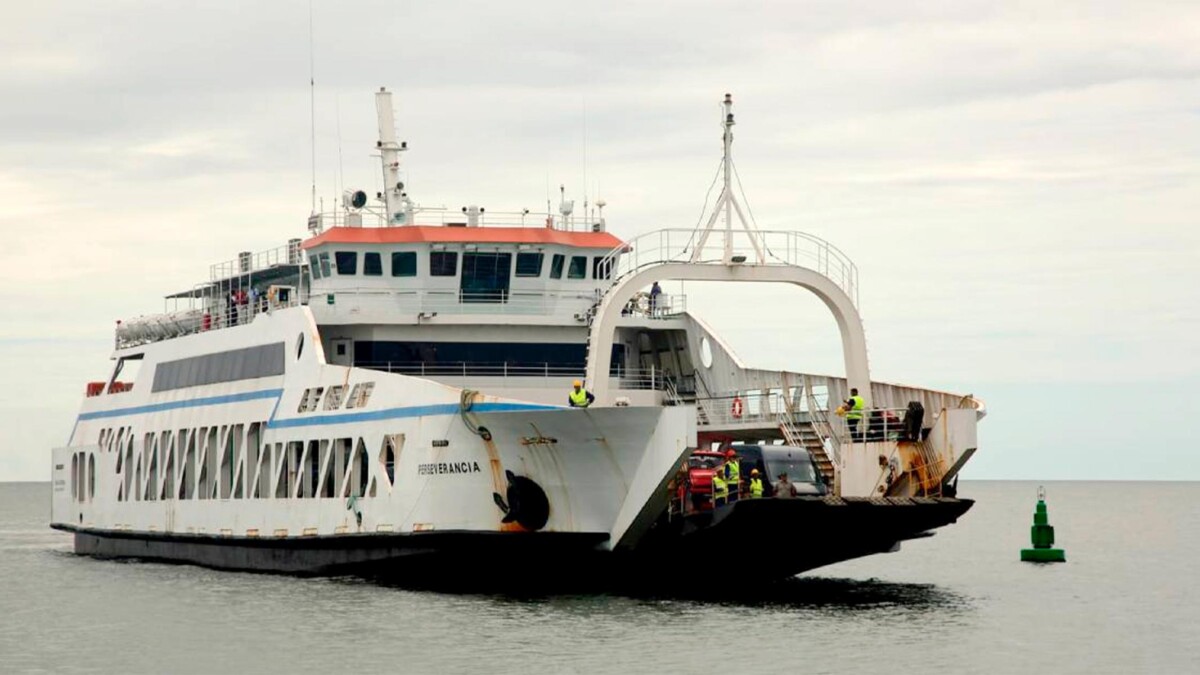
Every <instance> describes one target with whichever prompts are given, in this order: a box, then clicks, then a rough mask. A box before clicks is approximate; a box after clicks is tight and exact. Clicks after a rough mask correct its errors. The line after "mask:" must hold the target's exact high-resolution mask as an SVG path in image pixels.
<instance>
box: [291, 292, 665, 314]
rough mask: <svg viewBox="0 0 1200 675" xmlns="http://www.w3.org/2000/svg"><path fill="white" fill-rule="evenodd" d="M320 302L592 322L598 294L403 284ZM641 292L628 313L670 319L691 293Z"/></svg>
mask: <svg viewBox="0 0 1200 675" xmlns="http://www.w3.org/2000/svg"><path fill="white" fill-rule="evenodd" d="M313 295H314V296H315V297H316V298H317V299H316V302H317V303H318V304H320V303H321V302H327V301H328V300H327V299H328V297H329V296H333V298H334V303H335V304H336V305H337V306H339V307H356V308H361V307H363V306H364V305H367V304H372V303H378V302H382V303H384V304H383V306H384V307H386V309H388V310H394V311H398V312H403V313H408V314H421V313H424V314H426V315H428V314H431V313H445V314H526V315H551V314H557V313H560V312H574V313H575V314H576V316H575V318H576V319H577V320H578V321H580V322H586V321H588V320H590V318H591V311H592V308H593V307H594V306H595V304H596V302H597V300H598V294H597V293H596V292H595V291H587V292H581V291H566V292H556V291H522V290H513V289H509V290H503V291H477V292H473V291H464V290H461V289H453V288H450V289H411V290H397V289H389V288H379V287H363V286H355V287H346V288H337V289H331V290H329V291H328V292H325V293H322V292H316V293H313ZM640 295H641V296H645V297H635V298H634V299H633V300H631V301H630V303H629V304H628V305H627V306H626V308H625V309H624V310H623V311H622V315H623V316H640V317H644V318H652V319H667V318H672V317H674V316H677V315H679V314H680V313H682V312H683V311H685V310H686V307H687V296H686V295H683V294H671V295H669V296H668V295H667V294H665V293H664V294H662V295H660V296H659V297H658V301H657V302H656V303H654V304H653V305H651V303H650V302H649V295H647V294H644V293H643V294H640Z"/></svg>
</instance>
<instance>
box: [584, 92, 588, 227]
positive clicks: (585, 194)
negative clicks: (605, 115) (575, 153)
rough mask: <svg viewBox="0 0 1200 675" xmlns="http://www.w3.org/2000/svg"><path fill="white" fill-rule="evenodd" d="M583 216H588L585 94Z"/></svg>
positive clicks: (585, 98) (585, 105)
mask: <svg viewBox="0 0 1200 675" xmlns="http://www.w3.org/2000/svg"><path fill="white" fill-rule="evenodd" d="M583 217H584V219H585V220H586V219H587V217H588V182H587V96H584V97H583Z"/></svg>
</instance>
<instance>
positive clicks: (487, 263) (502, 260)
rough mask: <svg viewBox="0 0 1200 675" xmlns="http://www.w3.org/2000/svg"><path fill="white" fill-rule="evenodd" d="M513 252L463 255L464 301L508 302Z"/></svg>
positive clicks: (462, 283) (462, 287) (461, 285)
mask: <svg viewBox="0 0 1200 675" xmlns="http://www.w3.org/2000/svg"><path fill="white" fill-rule="evenodd" d="M511 270H512V254H511V253H466V254H464V255H463V268H462V282H461V284H460V291H461V297H462V301H463V302H507V301H508V282H509V276H510V275H511V274H512V271H511Z"/></svg>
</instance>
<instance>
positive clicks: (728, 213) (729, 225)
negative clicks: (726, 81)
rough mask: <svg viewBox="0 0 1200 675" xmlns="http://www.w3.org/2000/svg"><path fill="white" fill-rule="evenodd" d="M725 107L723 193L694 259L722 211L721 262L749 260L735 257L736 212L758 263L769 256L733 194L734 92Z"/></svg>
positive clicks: (730, 262) (694, 254)
mask: <svg viewBox="0 0 1200 675" xmlns="http://www.w3.org/2000/svg"><path fill="white" fill-rule="evenodd" d="M721 108H722V111H723V114H722V119H721V126H722V128H723V129H724V134H723V135H722V143H723V145H724V155H723V156H722V158H721V172H722V174H723V178H724V185H723V187H722V189H721V196H720V197H718V198H717V203H716V204H714V205H713V212H712V215H711V216H709V218H708V223H707V224H705V226H704V229H703V230H702V231H701V232H700V239H699V241H698V242H696V247H695V248H694V249H693V250H692V258H691V262H700V258H701V256H702V255H703V253H704V245H705V244H706V243H707V242H708V237H709V235H711V234H712V231H713V228H714V227H715V226H716V224H717V218H719V217H720V216H721V215H722V213H723V214H724V216H725V246H724V252H723V255H722V258H721V259H722V262H724V263H725V264H726V265H734V264H741V263H744V262H745V261H746V259H745V256H736V257H737V258H740V259H739V260H734V257H735V256H734V249H733V216H734V215H735V214H736V215H737V219H738V222H740V223H741V225H742V229H744V230H746V234H747V235H749V239H750V244H751V246H753V247H754V253H755V255H756V258H757V260H756V262H758V263H759V264H762V263H765V262H766V256H765V255H764V253H763V245H762V241H761V240H760V239H761V236H760V235H759V233H758V231H757V230H755V229H754V228H753V227H752V226H751V225H750V222H749V221H747V220H746V215H745V214H744V213H742V206H741V204H740V203H738V200H737V197H735V196H734V194H733V125H734V121H733V96H732V95H731V94H725V100H724V101H723V102H722V103H721Z"/></svg>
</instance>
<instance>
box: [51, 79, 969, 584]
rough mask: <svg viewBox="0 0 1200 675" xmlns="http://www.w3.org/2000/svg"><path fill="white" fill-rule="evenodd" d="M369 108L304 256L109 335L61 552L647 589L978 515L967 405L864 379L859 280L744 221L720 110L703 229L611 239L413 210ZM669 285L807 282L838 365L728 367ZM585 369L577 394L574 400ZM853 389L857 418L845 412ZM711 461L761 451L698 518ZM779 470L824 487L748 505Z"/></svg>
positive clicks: (71, 466)
mask: <svg viewBox="0 0 1200 675" xmlns="http://www.w3.org/2000/svg"><path fill="white" fill-rule="evenodd" d="M375 100H376V111H377V117H378V126H379V140H378V142H377V144H376V151H377V152H378V154H379V157H380V161H381V169H382V173H383V177H384V185H385V186H386V188H385V189H384V190H382V191H380V192H378V193H376V194H375V195H374V197H373V198H372V197H371V196H369V195H367V194H366V193H365V192H363V191H358V190H350V191H347V192H346V194H345V195H344V197H343V204H342V205H341V206H342V207H341V208H340V209H339V210H337V211H336V212H334V213H313V214H312V215H311V216H310V217H309V220H308V229H309V233H310V236H309V237H308V238H306V239H292V240H289V241H288V242H287V243H286V245H284V246H282V247H280V248H278V249H274V250H270V251H265V252H261V253H257V254H255V253H251V252H243V253H239V254H238V255H237V257H236V259H234V260H232V261H229V262H226V263H220V264H216V265H212V266H211V267H210V274H209V278H208V280H207V281H204V282H202V283H199V284H197V285H195V286H194V287H193V288H191V289H187V290H184V291H181V292H178V293H174V294H172V295H169V296H167V303H168V306H167V308H168V309H169V310H170V311H166V312H164V313H162V314H158V315H153V316H142V317H138V318H135V319H132V320H128V321H124V322H121V323H119V324H118V326H117V329H116V335H115V341H116V345H115V350H114V351H113V354H112V367H111V374H110V375H109V376H108V378H107V379H106V380H104V381H100V382H92V383H89V384H88V385H87V387H86V392H85V394H86V395H85V397H84V398H83V403H82V406H81V410H80V412H79V415H78V417H77V419H76V421H75V424H74V428H73V429H72V430H71V431H70V440H69V442H68V443H67V444H66V445H65V446H64V447H60V448H56V449H54V450H53V451H52V462H53V500H52V527H54V528H57V529H59V530H63V531H66V532H70V533H72V534H73V535H74V547H75V551H76V552H77V553H80V554H87V555H93V556H102V557H104V556H111V557H139V558H148V559H160V560H171V561H179V562H188V563H195V564H200V565H206V566H211V567H217V568H228V569H243V570H260V571H273V572H286V573H300V574H334V573H347V572H370V573H386V574H395V575H399V576H400V577H401V578H404V575H409V578H412V575H418V574H435V575H436V574H446V573H455V572H457V571H462V570H469V572H468V573H470V574H475V573H479V574H482V573H483V571H484V570H486V571H489V572H496V573H498V574H509V573H511V572H512V571H513V570H514V569H520V570H525V571H533V573H534V574H535V576H537V575H544V578H550V576H553V575H557V576H566V577H570V576H572V575H582V574H585V573H586V574H598V575H630V576H635V577H638V578H653V577H676V576H679V575H681V574H685V573H686V570H687V569H698V568H705V569H707V566H703V565H701V566H696V565H693V564H692V563H689V562H688V561H689V560H693V559H694V558H693V556H705V555H706V554H711V553H712V552H713V551H729V550H734V549H735V548H740V547H743V546H747V545H752V548H753V550H754V551H755V556H754V564H755V566H756V571H757V573H758V574H759V575H760V577H761V578H764V579H765V578H778V577H786V576H790V575H793V574H796V573H798V572H801V571H804V570H807V569H812V568H814V567H817V566H820V565H825V564H829V563H832V562H837V561H839V560H845V559H848V558H852V557H856V556H862V555H868V554H873V553H879V552H886V551H891V550H895V549H896V548H898V546H899V544H900V542H902V541H904V540H908V539H913V538H917V537H923V536H928V535H930V534H931V533H932V531H933V530H934V529H935V528H937V527H940V526H943V525H945V524H948V523H951V522H953V521H955V520H956V519H957V518H958V517H959V516H961V515H962V514H963V513H964V512H965V511H966V510H967V509H968V508H970V506H971V504H972V502H971V501H970V500H967V499H960V498H958V497H957V496H956V495H955V488H956V485H957V476H958V474H959V471H960V470H961V469H962V467H963V465H964V464H965V463H966V462H967V461H968V460H969V458H970V457H971V456H972V454H973V453H974V452H975V451H976V449H977V446H978V444H977V433H976V428H977V423H978V420H980V419H981V418H982V417H983V415H984V413H985V408H984V406H983V403H982V402H981V401H980V400H978V399H976V398H974V397H973V396H971V395H964V394H958V393H951V392H943V391H934V390H930V389H923V388H919V387H910V386H905V385H898V384H888V383H883V382H873V381H872V380H871V379H870V373H869V368H868V360H867V351H866V339H865V334H864V331H863V325H862V321H861V318H860V316H859V311H858V291H859V287H858V273H857V268H856V267H855V266H854V264H853V263H852V262H851V261H850V260H849V259H848V258H847V257H846V256H845V255H844V254H843V253H842V252H841V251H839V250H838V249H837V248H836V247H835V246H834V245H832V244H830V243H828V242H826V241H824V240H822V239H820V238H817V237H814V236H812V235H809V234H804V233H801V232H794V231H764V230H760V229H758V228H757V227H754V226H753V225H752V224H751V223H748V222H747V221H746V219H745V217H744V215H743V208H742V206H741V203H740V200H739V199H738V197H737V195H735V194H734V192H733V189H732V188H733V185H732V182H731V173H732V172H731V168H732V165H731V157H732V141H733V125H734V117H733V104H732V99H731V98H730V97H729V96H728V95H726V97H725V99H724V101H723V104H722V105H723V108H722V119H721V126H722V143H723V148H724V156H723V159H722V175H723V177H724V181H723V187H722V192H721V194H720V195H719V198H718V200H717V201H716V202H715V206H714V207H713V209H712V211H711V214H710V217H709V218H708V220H707V222H706V224H705V225H704V226H703V227H700V228H696V229H668V230H661V231H656V232H651V233H648V234H643V235H641V236H637V237H633V238H630V239H627V240H626V239H621V238H618V237H617V236H614V235H613V234H612V233H610V232H609V231H608V224H607V222H606V220H605V218H604V215H603V207H604V202H603V201H597V202H596V203H595V204H594V207H595V208H594V209H589V208H585V209H583V213H579V214H576V213H574V210H575V209H574V204H573V203H572V202H571V201H568V200H567V199H566V198H565V195H564V197H563V201H562V204H561V205H560V207H559V209H558V212H557V213H545V214H534V213H530V212H528V211H525V210H523V211H520V212H516V213H493V212H491V211H488V210H486V209H485V208H482V207H478V206H463V207H461V208H459V209H445V208H436V209H435V208H427V207H422V206H421V205H420V204H419V203H418V201H417V200H416V198H415V197H414V196H412V195H410V194H409V192H408V191H407V190H406V188H405V185H404V183H403V181H402V180H401V178H402V176H401V170H400V166H401V164H400V161H401V156H402V154H403V153H404V152H405V151H406V149H407V147H406V144H405V143H403V142H400V141H398V140H397V135H396V131H395V124H394V115H393V107H392V99H391V94H390V92H388V91H386V90H383V89H381V90H380V91H379V92H378V93H376V97H375ZM548 210H549V209H548ZM670 280H684V281H688V280H703V281H719V282H724V283H786V284H793V285H796V286H799V287H801V288H803V289H806V290H808V291H810V292H812V293H814V294H816V295H817V296H818V297H819V298H820V299H821V300H822V301H823V302H824V304H825V305H826V306H827V307H828V308H829V310H830V312H831V314H832V315H833V318H834V320H835V321H836V322H837V325H838V327H839V329H840V332H841V337H842V343H843V344H842V346H843V351H844V357H845V359H844V360H845V367H846V373H845V376H835V375H819V374H814V373H809V372H807V371H805V370H804V369H803V368H802V367H801V368H799V369H797V370H787V371H778V370H769V369H762V368H756V367H753V366H752V365H749V364H746V363H744V362H743V361H742V360H741V359H739V358H738V356H736V355H735V354H734V352H733V351H732V350H731V349H730V348H729V347H728V346H727V345H726V343H725V342H723V341H722V340H721V338H720V337H719V336H717V335H716V334H715V333H714V332H713V331H712V330H711V329H710V328H709V327H708V326H707V325H706V324H705V323H704V322H703V321H702V320H701V319H700V318H699V317H698V316H697V315H696V314H694V313H693V312H692V311H691V310H690V309H689V308H688V307H687V303H686V300H687V299H686V297H684V296H682V295H680V294H675V295H671V294H666V293H662V292H661V290H660V287H659V286H658V282H663V281H670ZM802 356H803V355H802V354H798V355H797V358H799V357H802ZM575 380H581V381H583V383H584V384H585V386H586V388H587V390H588V391H590V393H591V394H592V396H593V397H594V401H593V402H592V404H591V405H590V406H587V407H573V406H571V405H569V400H568V393H569V392H570V391H572V388H573V381H575ZM851 389H856V390H857V391H858V392H859V395H860V396H861V400H862V409H861V410H852V411H851V412H850V414H848V415H845V416H839V414H838V412H839V404H840V403H841V402H843V401H846V400H847V399H848V398H849V397H850V396H851ZM698 449H699V450H706V451H707V450H713V449H720V450H722V451H724V450H727V449H733V450H734V451H735V453H739V452H740V453H741V455H742V456H743V458H745V457H749V456H750V455H754V456H755V457H758V459H757V460H756V462H757V463H755V462H750V461H748V460H746V459H743V476H742V486H741V490H739V488H738V486H737V485H736V484H735V485H734V486H733V493H732V494H733V495H738V494H739V492H741V493H743V494H742V498H740V499H736V500H735V499H733V497H730V498H729V499H728V500H719V501H717V500H711V501H709V502H708V503H707V504H700V505H699V506H697V503H699V502H703V501H704V500H699V502H697V501H696V500H694V499H693V498H695V497H696V496H697V495H696V494H689V491H690V490H691V491H694V490H695V489H696V486H695V485H692V484H691V481H689V478H688V475H689V474H688V462H689V456H691V455H692V453H693V452H696V451H697V450H698ZM752 450H753V452H752ZM781 452H782V453H784V454H786V455H788V456H789V457H793V458H799V460H798V461H800V463H801V464H803V465H804V466H807V467H808V468H809V469H811V470H812V471H811V472H810V473H811V475H810V476H809V479H810V482H811V483H812V484H813V485H814V486H817V488H819V489H816V488H814V489H813V490H811V491H809V494H802V495H799V496H796V497H794V498H783V497H784V496H786V495H783V496H772V490H771V489H770V486H771V485H773V484H774V482H775V481H776V480H777V476H776V475H768V476H766V477H765V479H766V481H767V483H768V486H769V487H768V490H767V491H766V494H765V496H763V497H762V498H753V497H751V496H749V495H748V494H746V493H745V490H746V481H747V479H748V478H749V476H748V474H749V470H750V468H751V467H750V464H754V466H755V467H762V468H763V469H764V472H766V473H773V472H772V471H767V469H768V468H769V467H768V465H771V467H773V466H774V465H773V464H771V461H770V458H771V457H774V456H776V455H778V454H779V453H781ZM755 453H757V454H755ZM707 455H709V456H711V455H712V453H711V452H709V453H707ZM764 457H765V458H767V461H766V463H764V461H763V458H764ZM710 473H711V472H710ZM797 473H803V467H801V470H800V471H798V472H795V471H794V472H793V476H794V477H795V476H797ZM764 538H769V541H770V542H772V545H769V546H767V545H753V543H754V542H755V541H759V542H760V543H766V540H765V539H764ZM785 540H786V541H792V542H794V546H791V547H781V546H778V545H777V544H778V542H779V541H785Z"/></svg>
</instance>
